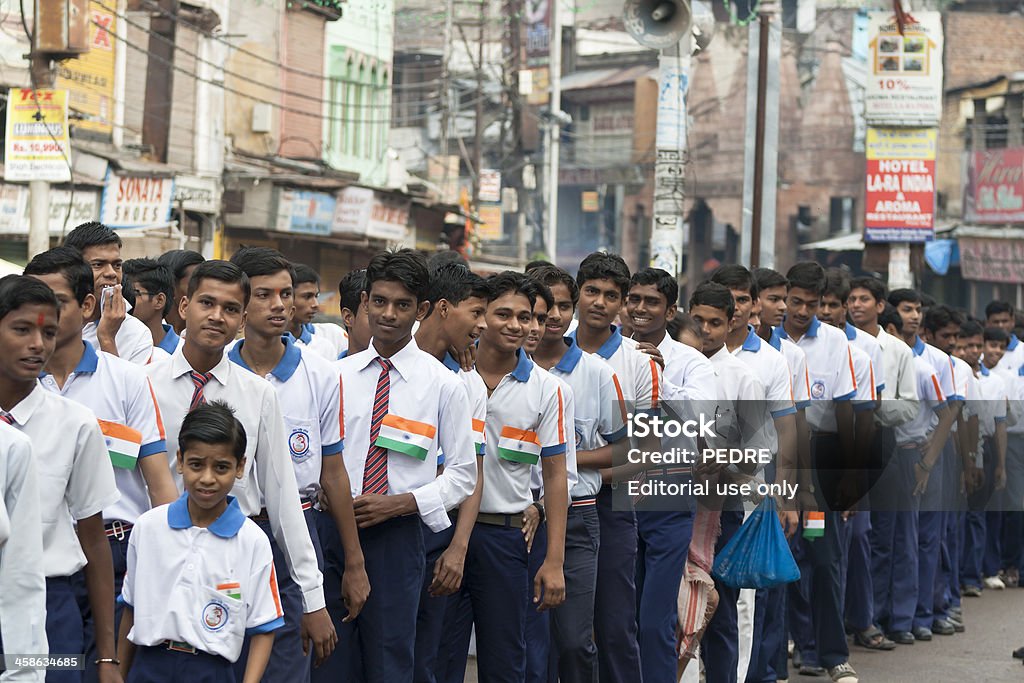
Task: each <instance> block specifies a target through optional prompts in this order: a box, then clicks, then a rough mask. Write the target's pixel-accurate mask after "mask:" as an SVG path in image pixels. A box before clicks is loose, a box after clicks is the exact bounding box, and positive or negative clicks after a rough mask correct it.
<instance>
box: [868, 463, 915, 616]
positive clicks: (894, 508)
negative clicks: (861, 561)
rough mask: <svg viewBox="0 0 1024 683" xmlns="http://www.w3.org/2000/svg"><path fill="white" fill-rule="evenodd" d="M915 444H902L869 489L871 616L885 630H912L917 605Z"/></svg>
mask: <svg viewBox="0 0 1024 683" xmlns="http://www.w3.org/2000/svg"><path fill="white" fill-rule="evenodd" d="M920 457H921V452H920V451H919V450H918V449H916V448H900V449H898V450H897V452H896V455H895V457H894V458H893V459H892V460H891V461H890V462H889V466H888V467H887V468H886V470H885V472H883V474H882V478H881V479H880V480H879V483H878V486H877V487H876V488H875V489H873V490H872V498H871V502H872V512H871V534H870V541H871V571H872V577H873V586H872V589H873V590H874V608H875V614H874V622H875V624H877V625H878V626H879V627H880V628H881V629H882V630H883V631H885V632H886V633H892V632H894V631H910V630H911V629H913V627H914V613H915V612H916V610H917V582H918V534H917V524H918V505H919V502H920V501H919V499H918V498H917V497H916V496H913V495H912V494H913V491H914V485H915V484H914V482H915V479H914V471H913V470H914V463H915V462H917V461H918V460H919V459H920Z"/></svg>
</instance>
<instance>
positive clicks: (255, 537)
mask: <svg viewBox="0 0 1024 683" xmlns="http://www.w3.org/2000/svg"><path fill="white" fill-rule="evenodd" d="M228 501H229V502H228V506H227V508H226V509H225V510H224V512H222V513H221V515H220V517H218V518H217V519H216V520H214V522H213V523H212V524H210V526H208V527H206V528H202V527H197V526H193V525H192V518H191V516H190V515H189V511H188V494H184V495H182V496H181V498H179V499H178V500H176V501H174V502H173V503H171V504H170V505H161V506H159V507H156V508H153V509H152V510H150V511H148V512H146V513H145V514H143V515H142V516H141V517H139V521H138V522H136V524H135V529H134V530H133V532H132V535H131V538H130V539H129V541H128V563H127V564H128V570H127V572H126V573H125V576H124V587H123V588H122V589H121V602H123V603H125V604H127V605H128V606H129V607H131V608H132V610H133V612H134V618H135V625H134V626H132V630H131V631H130V632H129V633H128V639H129V640H130V641H132V642H133V643H135V644H136V645H141V646H152V645H160V644H161V643H163V641H165V640H176V641H179V642H184V643H188V644H189V645H191V646H192V647H195V648H198V649H200V650H203V651H204V652H207V653H209V654H214V655H219V656H221V657H224V658H225V659H227V660H229V661H231V662H234V661H237V660H238V657H239V655H240V654H241V652H242V642H243V640H244V639H245V636H246V635H247V634H248V635H252V634H259V633H270V632H272V631H274V630H276V629H279V628H281V627H282V626H284V612H283V611H282V610H281V598H280V596H279V594H278V590H277V575H276V574H275V570H274V555H273V553H272V552H271V550H270V540H269V539H268V538H267V535H266V534H265V533H263V530H262V529H260V527H259V526H258V525H257V524H256V522H253V521H252V520H251V519H248V518H247V517H246V516H245V515H244V514H243V513H242V510H241V508H240V507H239V505H238V501H237V500H236V499H235V498H232V497H231V496H228Z"/></svg>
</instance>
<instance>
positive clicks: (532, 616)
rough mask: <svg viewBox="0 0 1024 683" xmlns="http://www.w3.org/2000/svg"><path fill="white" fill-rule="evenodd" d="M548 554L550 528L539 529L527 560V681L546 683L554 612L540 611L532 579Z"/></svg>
mask: <svg viewBox="0 0 1024 683" xmlns="http://www.w3.org/2000/svg"><path fill="white" fill-rule="evenodd" d="M547 556H548V527H547V525H546V524H544V523H543V522H542V523H541V525H540V526H539V527H538V528H537V535H536V536H535V537H534V539H533V547H532V548H531V550H530V557H529V562H528V565H527V566H528V567H529V579H530V584H529V586H530V592H529V596H530V597H529V599H530V601H531V602H530V603H529V606H528V607H527V610H526V633H525V635H526V683H547V680H548V660H549V658H550V655H551V618H550V617H551V613H550V612H548V611H544V612H538V611H537V608H536V606H534V604H533V602H532V600H533V580H534V579H535V578H536V577H537V572H538V571H540V567H541V565H542V564H544V560H545V558H547Z"/></svg>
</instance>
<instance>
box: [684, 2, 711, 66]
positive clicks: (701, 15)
mask: <svg viewBox="0 0 1024 683" xmlns="http://www.w3.org/2000/svg"><path fill="white" fill-rule="evenodd" d="M691 8H692V10H693V22H692V24H691V28H690V31H691V33H692V34H693V47H692V48H691V50H690V54H692V55H697V54H699V53H701V52H703V51H704V50H706V49H707V47H708V45H710V44H711V39H712V38H714V37H715V13H714V11H713V10H712V9H711V3H710V2H705V1H704V0H693V4H692V5H691Z"/></svg>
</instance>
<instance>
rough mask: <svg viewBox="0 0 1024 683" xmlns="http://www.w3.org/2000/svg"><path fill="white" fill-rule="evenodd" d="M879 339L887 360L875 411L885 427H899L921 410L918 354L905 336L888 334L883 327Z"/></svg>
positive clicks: (880, 422)
mask: <svg viewBox="0 0 1024 683" xmlns="http://www.w3.org/2000/svg"><path fill="white" fill-rule="evenodd" d="M875 340H876V341H877V342H878V345H879V346H880V347H881V348H882V357H883V359H884V363H885V388H884V389H883V390H882V394H881V403H880V404H879V406H878V410H876V411H875V421H876V422H878V424H880V425H881V426H883V427H895V426H896V425H898V424H903V423H905V422H909V421H910V420H913V419H914V417H915V416H916V415H917V413H918V406H917V401H918V395H917V372H916V370H914V354H913V352H912V351H911V350H910V347H909V346H907V345H906V344H905V343H904V342H903V340H902V339H897V338H896V337H894V336H892V335H891V334H888V333H887V332H886V331H885V330H883V329H882V328H881V327H879V328H878V336H877V337H875Z"/></svg>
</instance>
